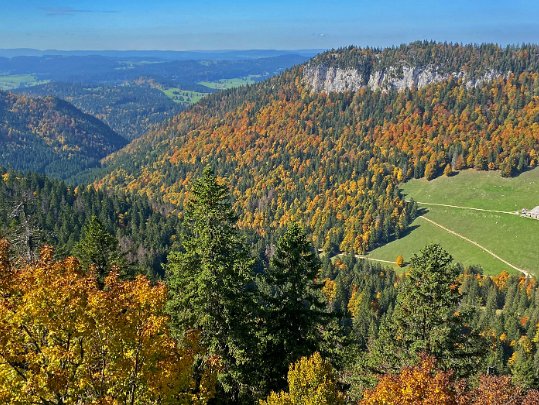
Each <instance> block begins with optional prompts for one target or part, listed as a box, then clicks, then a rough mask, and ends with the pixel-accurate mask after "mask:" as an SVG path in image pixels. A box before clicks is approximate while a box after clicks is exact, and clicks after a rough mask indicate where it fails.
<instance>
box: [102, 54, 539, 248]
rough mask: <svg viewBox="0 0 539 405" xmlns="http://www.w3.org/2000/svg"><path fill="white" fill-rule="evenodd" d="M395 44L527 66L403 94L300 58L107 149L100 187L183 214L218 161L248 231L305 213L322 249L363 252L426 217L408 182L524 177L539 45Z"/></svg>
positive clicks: (265, 231)
mask: <svg viewBox="0 0 539 405" xmlns="http://www.w3.org/2000/svg"><path fill="white" fill-rule="evenodd" d="M397 51H398V52H397ZM350 52H352V53H353V52H355V50H341V51H336V54H337V55H338V56H339V55H341V54H342V57H343V58H344V57H346V55H347V54H348V53H350ZM358 52H359V51H358ZM395 52H397V54H398V55H409V58H411V59H413V58H414V57H416V56H413V55H424V56H421V57H420V58H427V56H428V55H430V54H432V53H434V54H435V55H438V53H441V54H442V55H445V56H443V57H442V56H432V57H431V59H432V62H433V63H434V62H436V61H440V62H443V61H444V60H445V58H448V57H449V56H451V55H452V57H453V58H454V64H455V66H456V65H458V66H460V67H462V68H463V69H465V68H466V66H468V64H471V66H474V65H475V64H477V63H479V61H483V60H485V61H486V62H484V63H485V65H484V66H488V64H489V63H490V62H489V61H490V59H492V58H491V57H490V56H489V55H491V56H492V57H493V58H494V57H498V56H499V55H502V56H503V60H502V62H500V63H503V66H505V67H507V68H510V69H514V71H512V73H507V72H504V73H503V75H501V76H499V77H498V76H493V77H492V78H491V80H485V81H482V82H478V83H477V85H476V86H475V87H473V86H472V87H470V86H467V85H466V83H465V80H464V79H463V78H457V77H451V78H448V79H447V80H445V81H442V82H439V83H433V84H431V85H429V86H425V87H422V88H421V89H408V90H405V91H402V92H396V91H388V92H383V91H371V90H369V89H362V90H360V91H358V92H355V93H352V92H348V93H331V94H319V93H313V92H311V91H310V90H309V89H308V88H307V87H306V86H305V85H304V84H303V79H302V67H298V68H295V69H292V70H289V71H287V72H285V73H283V74H282V75H280V76H278V77H275V78H272V79H270V80H268V81H267V82H264V83H261V84H256V85H252V86H248V87H245V88H241V89H234V90H230V91H224V92H221V93H219V94H215V95H212V96H209V97H207V98H206V99H204V100H202V101H201V102H200V103H198V104H197V105H195V106H194V107H192V108H191V109H189V110H188V111H185V112H183V113H181V114H179V115H178V116H177V117H175V118H174V119H172V120H171V121H170V122H169V123H167V124H166V125H164V126H163V127H161V128H158V129H155V130H154V131H152V132H150V133H148V134H146V135H145V136H143V137H142V138H140V139H138V140H136V141H135V142H133V143H132V144H130V145H128V146H127V147H126V148H124V149H122V150H121V151H120V152H118V153H116V154H114V155H113V156H111V157H109V158H107V159H106V160H105V164H106V165H107V172H108V174H106V175H104V177H103V179H101V180H97V181H96V182H95V184H96V185H97V186H99V187H104V188H111V189H114V188H116V189H123V188H125V187H127V188H129V189H130V190H133V191H135V192H137V193H141V194H144V195H147V196H150V198H151V197H152V196H164V199H165V200H166V201H167V202H170V203H172V204H174V205H176V206H178V207H179V208H180V211H181V209H182V208H183V207H184V204H185V200H186V197H187V194H186V191H185V185H186V184H187V183H188V182H189V181H190V180H191V179H192V178H193V177H194V176H197V175H199V174H200V173H201V171H202V168H203V167H204V165H205V164H206V163H211V164H214V165H215V167H216V168H217V169H218V171H219V173H222V174H224V175H226V176H228V177H229V179H230V184H232V185H233V191H232V192H233V195H234V197H235V199H236V201H237V202H236V208H237V209H238V211H239V213H240V225H241V226H242V227H245V228H248V229H251V230H254V231H255V232H258V234H259V235H261V236H265V235H270V234H272V233H274V232H275V231H276V230H278V229H281V228H282V227H283V226H284V225H285V224H286V223H288V222H290V221H298V222H300V223H302V224H305V226H306V228H307V230H308V232H309V234H311V235H312V239H313V242H314V244H315V246H316V247H317V248H321V249H323V250H324V251H326V252H334V251H342V252H355V253H359V254H362V253H364V252H366V251H368V250H370V249H373V248H374V247H376V246H378V245H380V244H383V243H385V242H386V241H388V240H390V239H392V238H398V237H400V236H402V235H403V233H404V232H405V231H406V229H407V226H408V224H409V223H410V222H411V221H412V220H413V219H414V216H415V208H414V206H413V205H406V204H405V203H404V200H403V196H402V195H401V194H400V193H399V191H398V188H399V184H400V183H401V182H403V181H405V180H407V179H410V178H420V177H426V178H427V179H433V178H435V177H437V176H441V175H444V173H445V175H453V174H454V173H456V172H458V171H459V170H463V169H469V168H474V169H477V170H500V171H501V173H502V176H514V175H517V174H519V173H521V172H523V171H525V170H529V169H532V168H534V167H536V166H537V164H538V152H539V135H538V133H539V132H538V131H537V130H536V127H537V114H538V95H539V73H538V72H537V69H536V67H537V66H536V63H537V62H536V60H537V58H534V57H533V55H534V52H535V48H534V47H517V48H508V49H507V50H502V49H500V48H498V47H495V46H482V47H475V46H469V47H461V46H458V45H440V44H431V43H419V44H412V45H409V46H407V47H402V48H397V50H395V49H388V50H384V51H382V52H381V53H380V55H386V56H387V58H390V59H391V58H393V57H394V58H397V56H391V55H394V54H395ZM483 54H485V59H482V56H483ZM410 55H412V56H410ZM386 56H384V57H386ZM399 57H400V56H399ZM403 57H404V56H403ZM417 57H419V56H417ZM405 60H407V59H405ZM472 62H473V63H472ZM481 63H483V62H481ZM506 65H507V66H506ZM505 67H504V69H505Z"/></svg>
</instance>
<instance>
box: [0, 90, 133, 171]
mask: <svg viewBox="0 0 539 405" xmlns="http://www.w3.org/2000/svg"><path fill="white" fill-rule="evenodd" d="M126 143H127V142H126V141H125V139H123V138H122V137H121V136H120V135H118V134H117V133H116V132H114V131H113V130H112V129H110V128H109V127H108V126H107V125H106V124H104V123H103V122H102V121H100V120H98V119H97V118H95V117H93V116H90V115H88V114H85V113H83V112H82V111H80V110H79V109H77V108H76V107H75V106H73V105H72V104H70V103H68V102H66V101H64V100H61V99H58V98H55V97H28V96H20V95H16V94H13V93H7V92H2V91H0V165H1V166H4V167H11V168H14V169H17V170H31V171H35V172H40V173H46V174H50V175H53V176H56V177H60V178H67V177H69V176H71V175H73V174H75V173H77V172H79V171H81V170H83V169H85V168H88V167H93V166H95V165H97V164H98V163H99V159H101V158H103V157H104V156H106V155H108V154H110V153H112V152H113V151H115V150H117V149H119V148H121V147H122V146H124V145H125V144H126Z"/></svg>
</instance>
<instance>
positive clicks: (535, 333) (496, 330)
mask: <svg viewBox="0 0 539 405" xmlns="http://www.w3.org/2000/svg"><path fill="white" fill-rule="evenodd" d="M236 221H237V217H236V215H235V212H234V210H233V208H232V204H231V196H230V194H229V192H228V189H227V186H226V185H225V184H223V182H222V181H221V180H219V179H218V178H217V177H216V176H215V174H214V173H213V172H212V170H211V169H208V168H206V169H205V170H204V171H203V174H202V175H201V177H200V178H198V179H196V180H195V181H194V183H193V184H192V186H191V187H190V197H189V200H188V203H187V204H186V212H185V216H184V221H183V227H182V230H181V232H180V235H179V240H180V243H179V244H178V245H177V246H176V247H174V248H173V249H172V250H171V252H170V253H169V256H168V262H167V265H166V278H165V283H166V285H165V284H163V283H162V282H157V283H155V284H151V283H150V282H149V281H148V280H147V279H146V278H145V277H144V276H138V277H135V278H134V279H133V278H132V276H130V275H122V269H121V257H119V256H117V255H115V254H111V255H108V254H106V255H103V254H102V253H103V252H109V253H111V252H112V253H113V251H114V249H115V244H116V242H115V241H114V238H112V239H111V238H110V237H108V236H106V230H104V229H103V228H102V227H101V226H100V225H99V223H98V221H96V220H95V218H94V219H92V220H91V221H90V222H89V223H88V224H87V225H86V226H85V228H84V231H83V235H82V237H81V241H80V242H79V243H78V244H77V247H76V249H75V255H76V258H73V257H68V258H66V259H60V260H54V258H53V252H52V250H51V249H50V248H48V247H45V248H44V249H42V251H41V255H40V257H39V258H38V259H33V260H19V261H16V260H14V259H13V258H12V257H11V254H10V247H9V244H8V243H7V242H5V241H3V242H2V243H0V269H1V271H0V289H1V294H0V330H2V332H3V333H2V334H0V356H1V358H2V360H3V361H2V362H0V398H1V399H2V400H4V401H6V402H23V403H24V402H34V403H43V404H45V403H47V404H50V403H53V404H63V403H70V402H85V403H88V402H109V403H116V402H128V403H133V404H143V403H144V404H147V403H156V404H158V403H206V402H211V403H254V402H257V401H260V403H261V404H262V403H265V404H290V403H298V404H306V403H313V404H314V403H316V404H338V403H357V402H360V403H363V404H383V403H402V404H417V403H436V404H483V403H497V402H492V401H493V400H496V401H498V400H500V401H501V400H503V401H506V402H509V403H510V402H511V401H512V402H514V403H523V404H533V403H536V402H537V400H538V399H539V391H537V389H538V388H539V373H538V370H539V363H538V362H539V350H538V349H539V330H538V323H539V288H538V286H537V283H536V280H535V279H531V278H526V277H524V276H512V275H509V274H507V273H502V274H500V275H498V276H496V277H490V276H484V275H482V272H481V269H479V268H468V269H463V268H462V267H460V266H459V265H457V264H455V263H453V261H452V258H451V256H450V255H449V254H448V253H447V252H446V251H445V250H444V249H443V248H442V247H440V246H438V245H429V246H427V247H425V248H424V249H423V250H422V251H421V252H419V253H418V254H416V255H415V256H414V257H413V258H412V260H411V266H410V269H409V270H408V271H407V273H405V274H396V273H395V272H394V271H393V270H391V269H388V268H383V267H381V266H380V265H378V264H371V263H368V262H366V261H362V260H358V259H356V258H355V257H354V256H346V255H344V256H337V257H333V258H330V257H328V256H323V258H322V260H321V259H320V258H319V256H318V254H317V252H316V250H315V249H314V247H313V245H312V243H311V242H310V241H309V238H308V236H307V234H306V233H305V231H304V230H303V229H302V228H301V227H300V226H299V225H297V224H289V225H288V226H287V227H286V231H285V232H283V234H282V235H281V236H280V237H279V238H278V239H277V241H276V243H275V244H273V245H272V246H268V247H267V249H266V251H265V253H264V254H261V255H260V256H258V257H257V256H255V255H253V254H252V253H251V252H252V250H253V249H251V248H250V247H249V245H248V244H247V242H246V239H245V237H244V236H243V235H242V233H241V232H240V230H239V229H238V225H237V222H236ZM109 236H110V235H109ZM96 258H97V259H96ZM534 401H535V402H534ZM502 403H504V402H502Z"/></svg>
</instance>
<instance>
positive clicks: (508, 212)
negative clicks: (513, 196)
mask: <svg viewBox="0 0 539 405" xmlns="http://www.w3.org/2000/svg"><path fill="white" fill-rule="evenodd" d="M408 202H409V201H408ZM416 203H417V204H419V205H434V206H437V207H449V208H459V209H462V210H473V211H483V212H496V213H499V214H510V215H519V213H518V212H516V211H499V210H487V209H484V208H474V207H463V206H462V205H450V204H439V203H428V202H422V201H416Z"/></svg>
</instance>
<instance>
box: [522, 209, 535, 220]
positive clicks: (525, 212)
mask: <svg viewBox="0 0 539 405" xmlns="http://www.w3.org/2000/svg"><path fill="white" fill-rule="evenodd" d="M522 216H523V217H529V218H533V219H539V206H537V207H535V208H534V209H532V210H529V211H528V210H527V209H525V208H524V209H522Z"/></svg>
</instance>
